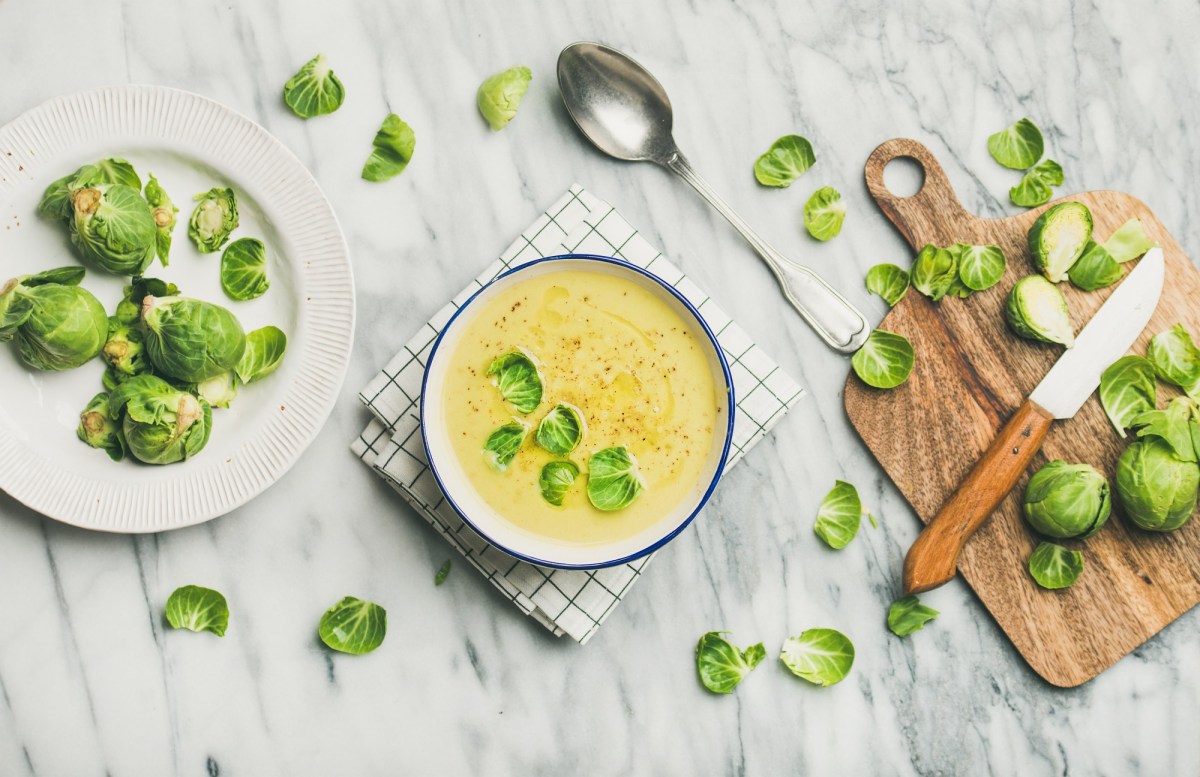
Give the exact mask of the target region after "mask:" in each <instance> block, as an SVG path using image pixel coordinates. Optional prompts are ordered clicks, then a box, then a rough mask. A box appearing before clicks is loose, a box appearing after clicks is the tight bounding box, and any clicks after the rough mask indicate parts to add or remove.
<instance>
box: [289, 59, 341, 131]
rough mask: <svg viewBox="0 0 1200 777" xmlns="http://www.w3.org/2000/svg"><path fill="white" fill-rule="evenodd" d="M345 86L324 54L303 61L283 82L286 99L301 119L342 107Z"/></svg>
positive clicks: (321, 114) (331, 111)
mask: <svg viewBox="0 0 1200 777" xmlns="http://www.w3.org/2000/svg"><path fill="white" fill-rule="evenodd" d="M345 99H346V90H345V88H344V87H343V86H342V82H341V81H339V80H338V77H337V76H336V75H334V74H333V71H332V70H331V69H330V68H329V63H328V62H327V61H326V59H325V55H324V54H318V55H317V56H315V57H313V58H312V59H310V60H309V61H308V62H306V63H304V66H303V67H301V68H300V71H299V72H298V73H296V75H294V76H292V77H291V78H289V79H288V82H287V83H286V84H284V85H283V100H284V102H286V103H287V106H288V107H289V108H291V109H292V113H294V114H296V115H297V116H299V117H300V118H302V119H311V118H313V117H314V116H323V115H325V114H327V113H333V112H334V111H336V110H337V109H338V108H340V107H342V102H343V101H345Z"/></svg>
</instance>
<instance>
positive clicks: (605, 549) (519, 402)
mask: <svg viewBox="0 0 1200 777" xmlns="http://www.w3.org/2000/svg"><path fill="white" fill-rule="evenodd" d="M733 407H734V396H733V381H732V379H731V377H730V373H729V365H728V363H727V362H726V360H725V356H724V354H723V353H722V351H721V348H720V346H719V345H718V344H717V340H716V336H715V335H714V334H713V332H712V331H711V330H710V329H709V327H708V325H707V324H706V323H705V321H704V319H703V318H702V317H701V315H700V314H699V313H698V312H697V311H696V309H695V307H693V306H692V304H691V303H690V302H688V301H687V299H685V298H684V297H683V296H682V295H681V294H680V293H679V292H678V291H676V290H675V289H674V288H672V287H671V286H670V285H669V284H667V283H666V282H665V281H663V280H662V279H660V278H658V277H657V276H655V275H654V274H652V273H650V272H648V271H646V270H643V269H641V268H639V267H637V266H635V265H632V264H629V263H628V262H625V261H622V260H620V259H614V258H611V257H604V256H591V255H582V254H570V255H565V256H555V257H550V258H546V259H539V260H535V261H533V262H530V263H528V264H524V265H521V266H520V267H518V268H516V269H513V270H511V271H509V272H508V273H505V274H504V275H501V276H499V277H498V278H496V279H495V280H494V281H492V282H491V283H489V284H488V285H486V286H484V287H483V288H482V289H481V290H480V291H479V292H477V293H476V294H475V295H474V296H473V297H471V298H470V299H469V300H467V302H466V303H465V304H463V305H462V306H461V307H460V308H459V309H458V311H457V313H455V315H454V316H453V317H452V318H451V319H450V321H449V323H447V325H446V327H445V328H444V329H443V331H442V334H441V335H440V336H439V337H438V340H437V342H436V343H435V344H434V347H433V350H432V351H431V353H430V355H429V361H428V364H427V366H426V372H425V382H424V385H423V387H422V394H421V430H422V435H423V437H424V442H425V450H426V453H427V454H428V457H429V466H430V469H431V470H432V471H433V474H434V476H435V477H436V478H437V481H438V484H439V486H441V489H442V492H443V493H444V494H445V496H446V499H447V501H448V502H449V504H450V505H451V506H452V507H453V508H454V509H455V510H456V511H457V512H458V514H459V515H460V516H461V517H462V519H463V520H464V521H465V522H466V523H467V524H468V525H469V526H470V527H471V528H472V529H474V530H475V531H476V532H477V533H478V534H479V535H481V536H482V537H483V538H484V539H485V540H487V541H488V542H489V543H491V544H492V545H493V546H495V547H497V548H499V549H500V550H503V551H505V552H506V553H508V554H510V555H512V556H515V557H516V558H520V559H523V560H525V561H529V562H531V563H534V564H539V565H542V566H549V567H558V568H565V569H594V568H598V567H605V566H612V565H615V564H621V563H624V562H627V561H631V560H633V559H635V558H638V557H640V556H644V555H646V554H648V553H651V552H653V551H654V550H657V549H658V548H659V547H661V546H662V545H663V544H665V543H666V542H667V541H669V540H670V539H672V538H673V537H675V536H676V535H677V534H679V532H681V531H683V529H684V528H685V527H686V526H687V525H688V524H689V523H691V521H692V519H694V518H695V517H696V515H697V514H698V513H699V512H700V509H701V508H702V507H703V506H704V504H705V502H707V501H708V498H709V497H710V496H711V495H712V492H713V489H714V488H715V487H716V484H717V481H718V480H719V479H720V477H721V473H722V472H723V471H724V468H725V462H726V460H727V458H728V456H729V447H730V441H731V439H732V435H733V412H732V409H733Z"/></svg>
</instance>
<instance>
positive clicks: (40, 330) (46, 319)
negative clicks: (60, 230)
mask: <svg viewBox="0 0 1200 777" xmlns="http://www.w3.org/2000/svg"><path fill="white" fill-rule="evenodd" d="M83 275H84V270H83V268H82V267H61V268H59V269H57V270H47V271H46V272H42V273H38V274H36V275H27V276H23V277H20V278H13V279H12V280H10V281H8V282H7V283H6V284H4V287H3V288H0V342H5V341H7V340H13V339H15V340H16V343H17V352H18V353H19V354H20V356H21V361H23V362H24V363H25V364H27V365H28V366H30V367H33V368H34V369H38V370H69V369H73V368H75V367H78V366H79V365H81V364H83V363H84V362H87V361H89V360H90V359H92V358H93V357H94V356H95V355H96V354H98V353H100V349H101V348H103V347H104V342H105V340H106V339H107V338H108V316H107V315H106V314H105V313H104V306H103V305H101V304H100V300H98V299H96V298H95V297H94V296H92V294H91V292H89V291H88V290H87V289H84V288H82V287H81V286H79V285H78V284H79V282H80V281H81V280H83Z"/></svg>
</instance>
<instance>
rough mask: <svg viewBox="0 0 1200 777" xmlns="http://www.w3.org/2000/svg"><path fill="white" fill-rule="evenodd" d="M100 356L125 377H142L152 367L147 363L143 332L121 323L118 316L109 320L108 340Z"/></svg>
mask: <svg viewBox="0 0 1200 777" xmlns="http://www.w3.org/2000/svg"><path fill="white" fill-rule="evenodd" d="M100 355H101V356H102V357H103V358H104V361H105V362H107V363H108V365H109V366H110V367H111V368H112V369H113V370H115V371H116V372H118V373H120V374H121V375H123V376H132V375H141V374H142V373H144V372H146V371H147V370H148V369H149V366H150V365H149V364H148V363H147V361H146V352H145V344H144V343H143V342H142V331H141V330H140V329H138V328H137V327H136V326H130V325H128V324H123V323H121V321H120V319H118V318H117V317H116V316H113V317H111V318H109V319H108V339H107V340H106V341H105V342H104V348H103V349H102V350H101V351H100Z"/></svg>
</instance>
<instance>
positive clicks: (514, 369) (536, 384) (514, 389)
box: [487, 351, 542, 415]
mask: <svg viewBox="0 0 1200 777" xmlns="http://www.w3.org/2000/svg"><path fill="white" fill-rule="evenodd" d="M487 374H488V375H489V376H490V377H492V378H493V380H494V381H495V383H496V387H497V388H499V389H500V396H502V397H504V399H505V401H506V402H509V403H510V404H511V405H512V406H513V407H515V408H516V409H517V412H518V413H523V414H525V415H528V414H529V413H532V412H533V411H534V410H537V406H538V405H540V404H541V403H542V376H541V374H539V373H538V369H537V365H536V364H535V363H534V361H533V357H531V356H529V354H527V353H524V352H522V351H510V352H508V353H506V354H504V355H503V356H498V357H496V359H495V360H494V361H493V362H492V363H491V364H490V365H488V369H487Z"/></svg>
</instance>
